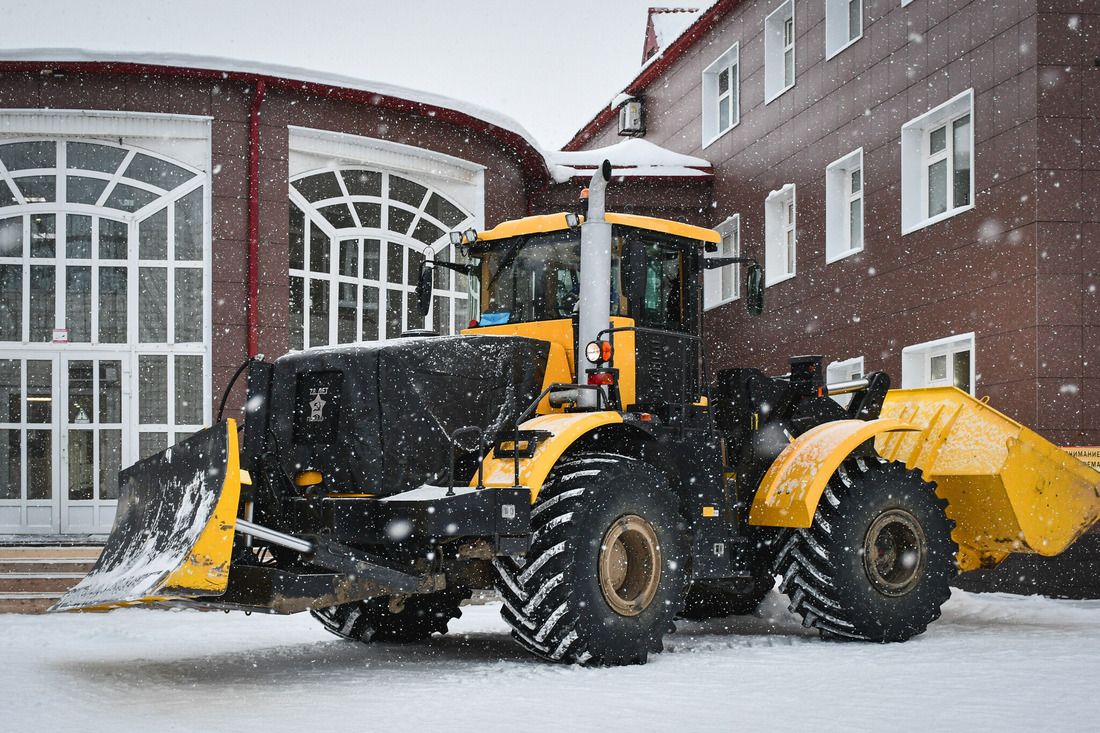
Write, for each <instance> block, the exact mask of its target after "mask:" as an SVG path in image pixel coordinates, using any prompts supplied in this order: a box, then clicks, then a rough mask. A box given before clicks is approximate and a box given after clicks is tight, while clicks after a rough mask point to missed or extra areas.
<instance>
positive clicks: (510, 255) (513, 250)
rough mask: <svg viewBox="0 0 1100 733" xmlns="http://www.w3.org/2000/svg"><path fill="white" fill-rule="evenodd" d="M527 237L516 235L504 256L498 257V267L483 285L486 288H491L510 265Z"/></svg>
mask: <svg viewBox="0 0 1100 733" xmlns="http://www.w3.org/2000/svg"><path fill="white" fill-rule="evenodd" d="M527 239H528V238H527V237H518V238H517V239H516V240H515V241H514V242H512V244H511V245H509V246H508V249H507V250H506V251H505V252H504V256H503V257H502V258H501V259H500V267H498V268H497V271H496V272H494V273H493V276H492V277H491V278H489V284H488V285H486V286H485V289H486V290H492V289H493V285H495V284H496V282H497V280H498V279H499V278H500V276H501V275H502V274H503V273H504V271H505V270H507V269H508V268H509V267H511V266H512V262H514V261H515V259H516V255H518V254H519V251H520V250H521V249H523V245H525V244H527Z"/></svg>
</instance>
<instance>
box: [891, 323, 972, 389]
mask: <svg viewBox="0 0 1100 733" xmlns="http://www.w3.org/2000/svg"><path fill="white" fill-rule="evenodd" d="M962 352H969V353H970V365H969V368H970V371H969V374H967V375H966V378H967V380H968V381H967V384H968V385H969V387H970V389H969V393H970V394H974V389H975V386H976V385H975V382H976V378H977V371H976V368H975V362H976V359H975V349H974V332H973V331H971V332H970V333H964V334H959V335H957V336H948V337H947V338H942V339H936V340H935V341H926V342H924V343H921V344H913V345H912V346H906V347H905V348H904V349H902V350H901V386H902V389H912V388H915V387H943V386H951V385H952V384H954V382H955V377H956V375H955V364H954V359H953V356H954V355H955V354H958V353H962ZM941 357H946V359H945V362H944V364H945V372H944V376H942V377H938V376H936V375H934V374H933V373H932V366H933V360H934V359H939V358H941Z"/></svg>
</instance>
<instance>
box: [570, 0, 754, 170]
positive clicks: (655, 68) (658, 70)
mask: <svg viewBox="0 0 1100 733" xmlns="http://www.w3.org/2000/svg"><path fill="white" fill-rule="evenodd" d="M740 2H741V0H718V2H716V3H715V4H714V5H713V6H712V7H711V8H710V10H708V11H707V12H705V13H703V14H702V15H701V16H699V20H697V21H695V24H694V25H692V26H691V27H690V28H688V29H687V30H686V31H684V33H683V35H682V36H680V37H679V38H677V39H676V40H675V41H674V42H673V43H672V45H671V46H669V47H668V48H667V49H666V50H665V52H664V53H663V54H661V55H660V56H658V57H657V59H656V60H655V61H654V62H653V63H652V64H650V65H649V66H647V67H645V68H644V69H643V70H642V72H641V73H640V74H638V76H637V77H635V79H634V81H632V82H631V83H630V85H629V86H627V88H626V89H624V90H623V93H624V94H628V95H631V96H637V95H639V94H641V93H642V92H643V91H645V89H646V87H648V86H649V85H650V84H651V83H652V82H653V81H654V80H656V79H657V77H659V76H660V75H661V74H662V73H663V72H664V71H665V69H667V68H668V67H669V66H671V65H672V64H673V63H674V62H675V61H676V60H677V59H678V58H680V57H681V56H683V55H684V53H686V52H687V50H688V49H690V48H691V47H692V46H694V45H695V42H696V41H698V40H699V39H700V38H702V37H703V35H704V34H705V33H707V31H709V30H710V29H711V28H713V27H714V26H716V25H717V24H718V21H720V20H722V18H724V17H725V16H726V14H727V13H729V12H730V11H731V10H733V9H734V8H735V7H736V6H737V4H738V3H740ZM616 117H617V115H616V111H615V110H614V109H612V108H611V106H610V105H608V106H607V107H604V108H603V109H602V110H600V112H599V114H597V115H596V116H595V117H594V118H593V119H592V120H591V121H590V122H589V123H588V124H587V125H585V126H584V127H583V128H581V130H580V132H578V133H577V134H576V135H574V136H573V139H572V140H570V141H569V142H567V143H566V144H565V147H563V148H562V150H563V151H573V150H581V149H582V148H583V147H584V144H585V143H587V142H588V141H589V140H591V139H592V138H593V137H595V136H596V134H597V133H598V132H599V131H600V130H602V129H603V128H604V127H606V126H607V125H608V124H609V123H610V122H611V121H612V120H614V119H616Z"/></svg>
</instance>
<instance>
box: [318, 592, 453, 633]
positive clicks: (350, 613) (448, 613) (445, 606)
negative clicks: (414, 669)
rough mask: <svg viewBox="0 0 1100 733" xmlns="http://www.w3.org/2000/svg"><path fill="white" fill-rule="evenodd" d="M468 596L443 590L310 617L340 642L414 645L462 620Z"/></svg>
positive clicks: (334, 609)
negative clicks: (463, 602)
mask: <svg viewBox="0 0 1100 733" xmlns="http://www.w3.org/2000/svg"><path fill="white" fill-rule="evenodd" d="M470 595H471V593H470V591H469V590H466V589H458V590H445V591H440V592H438V593H429V594H426V595H417V596H410V597H409V598H406V599H403V600H402V601H396V602H395V601H394V599H392V598H390V597H386V596H383V597H379V598H368V599H367V600H365V601H357V602H355V603H344V604H342V605H339V606H329V607H328V608H317V609H314V610H312V611H310V613H311V614H312V615H313V617H314V618H315V619H317V620H318V621H320V622H321V625H322V626H324V627H325V628H326V629H327V630H328V631H330V632H332V633H333V634H336V635H337V636H339V637H340V638H341V639H347V640H349V641H358V642H362V643H364V644H369V643H375V642H382V643H413V642H419V641H424V640H425V639H427V638H428V637H430V636H431V635H432V634H446V633H447V625H448V624H449V623H450V622H451V620H452V619H456V618H459V617H460V616H462V611H461V610H460V609H459V605H460V604H461V603H462V601H464V600H466V599H467V598H469V597H470Z"/></svg>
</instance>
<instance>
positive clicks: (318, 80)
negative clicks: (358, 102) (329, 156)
mask: <svg viewBox="0 0 1100 733" xmlns="http://www.w3.org/2000/svg"><path fill="white" fill-rule="evenodd" d="M2 61H14V62H42V63H51V62H56V63H101V64H111V63H119V64H139V65H150V66H162V67H166V68H184V69H202V70H207V71H222V72H228V73H239V74H255V75H258V76H264V77H273V78H279V79H291V80H294V81H301V82H307V83H311V84H321V85H325V86H331V87H337V88H342V89H350V90H355V91H362V92H374V93H376V94H379V95H381V96H386V97H394V98H397V99H403V100H407V101H409V102H414V103H416V104H421V105H425V106H429V107H438V108H442V109H450V110H454V111H456V112H459V113H462V114H464V115H467V116H469V117H472V118H474V119H477V120H481V121H482V122H485V123H488V124H490V125H493V126H495V127H499V128H501V129H502V130H506V131H508V132H511V133H514V134H515V135H517V136H519V137H520V138H522V139H523V140H524V141H525V142H526V143H527V144H528V145H530V146H531V147H532V148H534V149H535V150H536V151H538V152H539V153H540V154H542V155H543V157H544V158H545V152H544V151H543V150H542V148H541V146H539V144H538V142H537V141H536V140H535V138H534V137H533V136H532V135H531V133H529V132H528V131H527V130H526V129H525V128H524V127H523V126H522V125H521V124H520V123H519V122H517V121H516V120H515V119H513V118H512V117H509V116H508V115H506V114H503V113H501V112H497V111H495V110H491V109H487V108H485V107H481V106H478V105H476V104H471V103H469V102H465V101H462V100H459V99H452V98H449V97H445V96H443V95H439V94H433V93H431V92H424V91H419V90H415V89H409V88H406V87H400V86H397V85H394V84H387V83H385V82H377V81H370V80H367V79H359V78H356V77H352V76H344V75H341V74H334V73H330V72H321V71H313V70H310V69H306V68H302V67H296V66H284V65H281V64H269V63H264V62H260V61H251V60H244V59H233V58H229V57H218V56H201V55H190V54H178V53H156V52H134V51H102V50H96V49H82V48H24V49H18V48H0V62H2Z"/></svg>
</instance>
